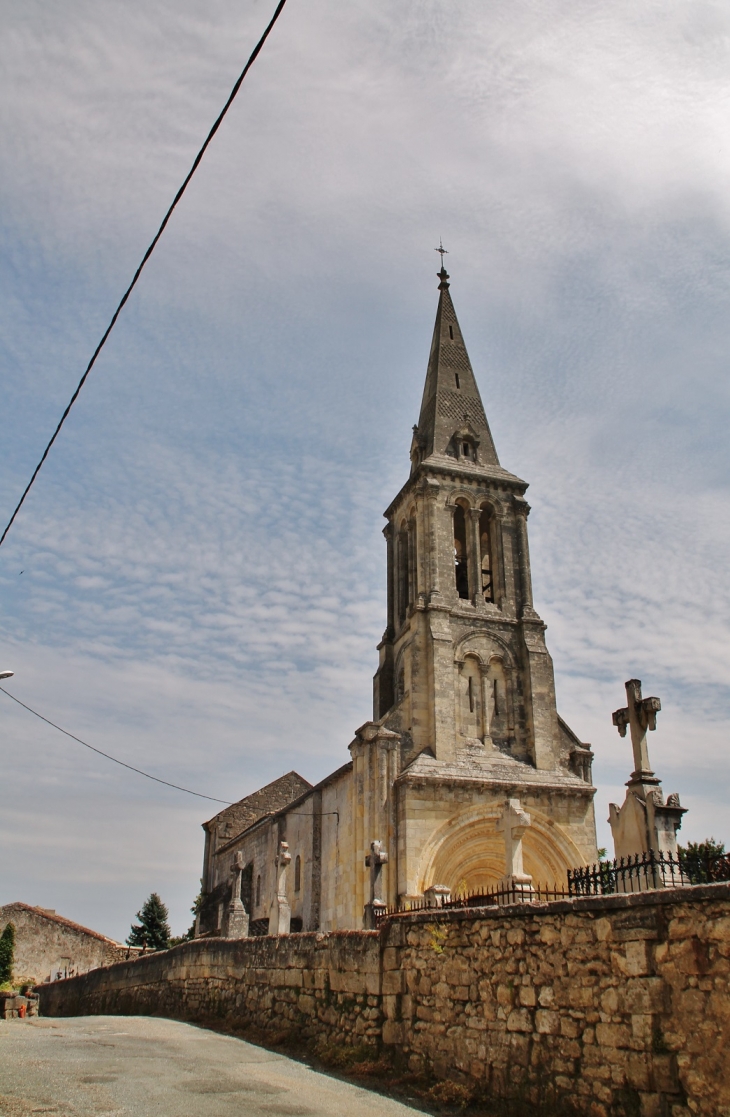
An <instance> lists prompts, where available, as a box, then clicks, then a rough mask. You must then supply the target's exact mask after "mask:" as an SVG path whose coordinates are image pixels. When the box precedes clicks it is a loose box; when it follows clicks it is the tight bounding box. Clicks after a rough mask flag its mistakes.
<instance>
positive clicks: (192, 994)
mask: <svg viewBox="0 0 730 1117" xmlns="http://www.w3.org/2000/svg"><path fill="white" fill-rule="evenodd" d="M380 956H381V951H380V935H379V933H378V932H377V931H335V932H331V933H330V934H327V935H324V934H315V933H310V934H299V935H285V936H282V937H281V938H275V937H273V936H266V937H261V938H250V939H215V938H213V939H197V940H193V941H192V942H189V943H183V944H182V945H180V946H176V947H173V948H172V949H171V950H166V951H163V952H160V953H158V954H147V955H146V956H144V957H141V958H137V959H135V960H133V961H129V962H123V963H119V964H117V965H114V966H108V967H106V968H104V969H99V970H95V971H94V972H93V973H89V974H86V975H84V976H83V977H78V978H69V979H68V980H66V981H59V982H55V983H54V984H52V985H44V986H41V987H39V988H37V990H36V992H39V993H40V994H41V1013H42V1014H43V1015H46V1016H80V1015H87V1014H92V1015H96V1014H112V1015H115V1014H118V1015H139V1014H141V1015H149V1016H168V1017H173V1018H177V1019H183V1020H209V1019H210V1018H212V1017H220V1018H224V1019H228V1020H230V1021H231V1022H235V1023H236V1024H237V1025H238V1026H239V1027H241V1028H247V1027H254V1028H255V1029H257V1030H259V1031H262V1032H266V1031H269V1032H271V1033H273V1034H277V1035H281V1034H283V1033H286V1032H291V1033H292V1034H295V1035H296V1036H297V1037H298V1038H301V1039H303V1040H315V1041H316V1040H318V1039H324V1040H332V1041H337V1042H338V1043H340V1044H342V1043H344V1044H348V1045H352V1046H357V1045H359V1044H363V1043H366V1044H369V1045H371V1046H372V1047H373V1048H375V1047H377V1046H378V1044H379V1043H380V1039H381V1035H382V1026H383V1015H382V1007H381V996H380V987H381V978H380V965H381V957H380Z"/></svg>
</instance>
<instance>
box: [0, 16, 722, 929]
mask: <svg viewBox="0 0 730 1117" xmlns="http://www.w3.org/2000/svg"><path fill="white" fill-rule="evenodd" d="M268 16H269V12H268V10H267V9H265V7H264V6H262V4H261V3H258V2H256V3H253V2H252V3H249V4H247V5H246V6H245V7H243V8H241V6H240V5H237V6H236V5H232V4H231V3H230V0H213V2H211V3H208V4H206V5H205V6H204V7H201V5H199V4H198V3H195V2H193V0H178V2H177V3H175V4H174V5H173V4H170V3H167V2H163V0H160V2H158V3H157V4H156V5H154V6H152V7H150V6H149V5H147V6H144V5H142V4H140V3H139V2H138V0H124V2H123V3H122V2H120V0H105V2H102V3H93V4H92V3H89V2H88V0H74V2H72V3H66V4H64V5H63V6H62V8H61V7H59V6H58V5H53V4H50V3H48V0H35V2H34V3H28V4H25V5H22V6H18V5H15V6H14V7H13V6H10V7H9V8H8V11H7V13H6V18H5V21H4V24H5V34H4V36H3V41H2V44H0V83H2V85H0V92H1V93H2V95H1V96H0V111H2V112H3V115H4V123H3V129H2V135H3V137H4V138H3V140H2V141H1V142H2V144H3V148H2V156H3V165H4V168H5V171H6V173H5V175H4V177H3V186H2V190H3V196H2V207H0V213H1V214H2V216H1V217H0V221H1V222H2V225H1V226H0V228H1V229H2V236H3V244H4V252H3V255H2V259H3V263H2V265H1V268H2V270H0V282H1V283H2V289H3V296H4V298H3V300H2V303H1V304H0V305H2V308H3V309H2V310H0V313H2V315H3V320H2V336H3V339H4V341H3V345H4V348H3V350H2V351H0V367H1V368H2V370H3V395H2V401H3V403H2V419H1V424H2V425H1V426H0V430H1V431H2V446H3V464H4V470H3V474H2V477H1V478H0V502H2V507H3V508H5V509H6V510H7V511H8V513H9V511H10V510H11V509H12V507H13V505H14V503H15V500H16V499H17V495H18V494H19V492H20V491H21V490H22V487H23V485H24V484H25V481H26V479H27V476H28V475H29V472H30V470H31V469H32V467H33V465H34V464H35V462H36V460H37V458H38V455H39V453H40V450H41V449H42V447H43V445H44V444H45V442H46V440H47V438H48V435H49V434H50V431H51V430H52V429H53V426H54V425H55V422H56V421H57V417H58V414H59V413H60V410H61V409H62V407H63V406H64V405H65V403H66V401H67V399H68V397H69V395H70V392H71V390H72V389H73V387H74V386H75V383H76V381H77V379H78V376H79V375H80V372H81V370H82V369H83V367H84V366H85V363H86V361H87V360H88V356H89V354H90V352H91V351H92V350H93V347H94V345H95V344H96V341H97V340H98V337H99V336H100V334H101V332H102V330H103V328H104V325H105V324H106V321H107V319H108V316H109V314H110V312H111V310H112V308H113V307H114V305H115V304H116V301H117V299H118V298H119V295H120V293H121V291H122V290H123V288H124V286H125V285H126V282H127V281H128V279H129V277H130V276H131V273H132V271H133V269H134V267H135V266H136V263H137V261H138V259H139V256H140V254H141V252H142V250H143V249H144V247H145V246H146V244H147V243H148V241H149V239H150V237H151V235H152V233H153V232H154V230H155V229H156V227H157V224H158V222H159V220H160V218H161V216H162V214H163V213H164V210H165V208H166V206H167V204H168V202H169V199H170V198H171V196H172V194H173V193H174V190H175V189H176V187H177V185H178V183H179V181H180V180H181V178H182V175H183V174H184V173H185V171H186V170H187V167H188V166H189V164H190V161H191V159H192V157H193V155H194V153H195V151H196V149H197V146H198V144H199V142H200V140H201V138H202V137H203V136H204V134H205V133H206V131H207V128H208V127H209V126H210V123H211V121H212V119H213V118H214V116H215V114H216V113H217V111H218V109H219V107H220V105H221V104H222V102H223V100H224V99H225V97H226V96H227V93H228V90H229V89H230V87H231V85H232V83H233V80H234V79H235V77H236V75H237V72H238V70H239V69H240V66H241V64H242V62H243V60H244V58H245V56H246V54H247V52H248V50H249V49H250V46H251V45H252V43H253V42H254V41H255V39H256V37H257V35H258V33H260V30H261V28H262V27H263V26H264V25H265V22H266V20H267V19H268ZM729 31H730V16H728V12H727V8H726V6H725V5H721V4H717V3H705V2H702V3H694V4H691V5H690V4H687V3H684V2H679V0H675V2H670V3H659V2H654V0H652V2H650V3H646V4H643V5H641V6H640V7H638V8H637V6H636V5H635V4H630V3H628V0H621V2H618V3H614V4H612V5H610V6H605V5H604V6H602V7H596V6H595V5H593V4H589V3H578V4H575V3H571V4H568V3H566V2H565V0H551V2H548V3H540V4H538V3H535V2H534V0H530V2H527V0H521V2H517V3H513V4H510V5H503V4H497V3H496V2H488V3H486V4H485V3H484V2H483V0H480V2H478V3H477V0H468V2H466V3H463V4H459V5H457V6H454V5H448V4H446V3H444V2H443V0H429V2H428V3H423V2H422V0H419V3H415V2H406V3H400V4H398V5H397V6H393V5H392V4H387V3H385V2H384V0H367V2H366V0H363V2H362V3H359V4H356V5H352V4H351V5H333V4H331V3H328V2H325V0H315V3H314V4H308V5H297V4H296V3H294V2H293V0H292V3H291V4H290V5H288V6H287V8H286V9H285V12H284V15H283V16H282V19H281V21H280V23H279V25H278V26H277V28H276V30H275V32H274V35H273V37H272V39H271V40H270V43H269V45H268V46H267V48H266V51H265V52H264V54H263V55H262V57H261V59H260V60H259V62H258V63H257V65H256V67H255V69H254V70H253V71H252V73H251V75H250V78H249V79H247V83H246V84H245V85H244V88H243V90H242V93H241V95H240V99H239V101H238V102H237V103H236V105H235V106H234V108H233V110H232V111H231V114H230V116H229V118H228V119H227V120H226V122H225V124H224V125H223V127H222V129H221V131H220V133H219V135H218V136H217V137H216V140H215V142H214V145H213V147H212V148H211V150H210V151H209V153H208V155H207V156H206V160H205V162H204V164H203V165H202V167H201V169H200V172H199V174H198V176H197V177H196V179H195V181H194V183H193V186H192V187H191V189H190V192H189V194H188V195H187V196H186V198H185V199H184V201H183V203H182V204H181V206H180V208H179V210H178V212H177V213H176V215H175V217H174V218H173V221H172V223H171V225H170V227H169V229H168V232H167V233H166V235H165V238H164V240H163V242H162V243H161V245H160V249H159V251H158V253H157V254H156V256H155V257H154V258H153V261H152V263H151V265H150V267H149V270H148V272H147V273H146V274H145V276H144V278H143V280H142V282H141V284H140V286H139V288H138V290H137V291H136V292H135V295H134V296H133V299H132V300H131V302H130V304H129V306H128V308H127V310H126V311H125V314H124V316H123V318H122V320H121V321H120V323H119V326H118V328H117V330H116V331H115V334H114V335H113V337H112V340H111V342H110V344H109V346H108V348H107V350H106V351H105V353H104V355H103V356H102V358H101V360H100V361H99V364H98V366H97V368H96V369H95V370H94V372H93V374H92V376H91V378H90V380H89V383H88V385H87V388H86V389H85V391H84V393H83V395H82V397H81V399H80V400H79V403H78V404H77V407H76V408H75V410H74V412H73V413H72V416H71V419H70V421H69V423H68V424H67V427H66V428H65V430H64V432H63V434H62V436H61V438H60V439H59V441H58V443H57V446H56V447H55V448H54V450H53V452H52V456H51V457H50V458H49V461H48V463H47V465H46V467H45V468H44V470H43V472H42V474H41V477H40V479H39V482H38V484H37V487H36V488H35V489H34V491H33V493H32V495H31V497H30V499H29V501H28V503H27V505H26V507H25V509H24V510H23V512H22V513H21V516H20V517H19V519H18V521H17V524H16V526H15V527H14V529H13V531H12V533H11V535H10V537H9V538H8V541H7V543H6V545H5V546H3V548H2V550H1V551H0V589H1V590H2V594H3V632H4V639H3V648H4V651H3V657H4V661H7V662H9V663H10V662H11V661H12V666H14V667H15V668H16V670H17V673H18V674H17V678H16V679H15V680H13V683H14V690H15V691H16V692H17V693H18V695H19V696H20V697H22V698H23V699H24V700H27V701H28V702H29V703H30V704H31V705H34V706H36V707H37V708H39V709H40V710H41V711H42V712H46V713H48V715H49V716H51V717H53V718H54V719H56V720H58V721H59V723H60V724H63V725H65V726H67V727H68V728H69V729H70V730H71V731H73V732H76V733H78V734H79V735H80V736H82V737H84V736H86V737H87V738H88V739H89V740H90V741H91V743H93V744H96V745H98V746H99V747H101V748H104V749H106V750H107V751H110V752H113V753H115V754H118V755H120V756H121V757H123V758H124V759H127V760H128V761H129V762H130V763H133V764H139V766H141V767H148V768H150V769H151V770H153V771H154V772H156V773H159V774H161V775H162V776H163V777H164V778H171V779H173V780H174V781H175V782H181V783H191V784H192V785H194V786H195V787H200V788H201V789H203V790H207V791H208V792H209V793H210V794H213V795H216V794H218V793H220V789H221V788H223V789H224V791H225V793H227V792H228V790H229V789H234V790H232V792H231V793H235V794H236V795H237V794H240V793H243V792H244V791H247V790H250V789H252V788H253V787H255V786H257V785H258V784H260V783H261V782H264V780H266V779H269V778H273V777H274V776H275V775H277V774H278V773H279V772H280V771H283V770H286V769H288V768H290V767H297V768H298V769H299V770H300V771H302V774H304V775H307V776H310V778H314V777H317V776H320V775H323V774H324V773H325V772H326V771H327V770H329V769H330V768H331V767H334V766H335V765H337V764H339V763H341V762H342V761H343V760H344V759H345V758H346V751H345V750H346V745H347V743H348V741H349V739H350V736H351V732H352V730H353V728H354V727H355V725H357V724H359V723H360V722H361V721H362V720H364V719H365V717H367V715H368V713H369V705H370V676H371V674H372V671H373V670H374V667H375V662H376V657H375V651H374V645H375V643H376V642H377V640H378V638H379V636H380V633H381V631H382V628H383V624H384V600H383V587H384V557H385V553H384V546H383V543H382V540H381V538H380V535H379V531H380V526H381V523H382V521H381V519H380V513H381V510H382V509H383V508H384V507H385V506H386V505H387V503H388V502H389V500H390V499H391V497H392V496H393V494H394V493H395V491H397V488H398V487H399V486H400V485H401V483H402V482H403V480H404V479H405V476H406V472H407V464H408V463H407V450H408V441H409V434H408V432H409V429H410V425H411V423H412V422H414V421H415V418H416V415H417V408H418V403H419V400H420V392H421V388H422V382H423V375H424V372H425V362H426V357H427V352H428V345H429V341H430V331H431V326H432V317H433V312H434V308H435V280H434V276H433V272H434V271H435V269H436V263H435V261H436V259H437V258H436V257H435V255H434V253H433V251H432V249H433V247H435V245H436V243H437V242H438V236H439V235H443V237H444V241H445V243H446V246H447V248H449V249H450V255H449V256H448V257H447V262H448V263H449V265H450V270H451V271H452V275H453V288H452V290H453V293H454V297H455V300H456V305H457V309H458V312H459V314H460V319H461V322H462V326H463V329H464V332H465V335H466V339H467V343H468V346H469V349H470V353H471V356H472V360H473V363H474V365H475V368H476V371H477V376H478V379H479V382H480V385H481V387H482V390H483V395H484V400H485V404H486V407H487V413H488V414H489V416H490V420H491V422H492V427H493V432H494V434H495V438H496V441H497V446H498V449H499V452H500V456H501V459H502V461H503V462H504V464H505V465H506V466H507V467H508V468H510V469H513V470H514V471H515V472H517V473H519V474H520V475H521V476H524V477H526V478H527V479H528V480H530V481H531V483H532V486H531V489H530V499H531V502H532V504H533V507H534V511H533V514H532V517H531V525H532V526H531V550H532V559H533V566H534V571H535V596H536V600H537V603H538V606H539V607H540V609H541V611H542V612H543V613H544V615H545V618H546V620H547V621H548V623H549V626H550V628H549V632H548V640H549V646H550V648H551V651H552V653H553V656H554V659H555V662H556V668H557V673H558V693H559V701H560V707H561V710H562V712H563V713H564V714H565V716H566V717H567V719H568V721H569V722H570V723H571V724H573V725H574V727H575V729H576V730H577V731H578V732H579V733H580V734H581V736H584V737H586V738H587V739H590V740H592V741H593V744H594V747H595V748H596V752H597V765H596V768H597V772H598V775H599V779H600V788H599V796H598V804H599V805H598V809H597V814H598V817H599V819H601V818H603V817H605V811H606V803H607V801H608V798H609V797H614V798H615V797H616V796H620V795H621V785H622V781H623V779H624V778H625V777H626V775H627V774H628V757H627V756H626V755H625V742H622V741H621V740H620V738H618V736H617V735H616V734H615V730H613V729H612V727H611V725H610V712H611V710H612V709H614V708H615V707H616V706H618V705H620V704H621V703H622V694H623V687H622V683H623V680H624V679H625V678H628V677H629V676H630V675H635V674H638V675H639V677H641V678H642V679H643V680H644V682H645V686H646V687H647V688H648V689H650V690H651V691H652V693H659V694H660V696H661V698H662V701H663V705H664V710H663V712H662V715H661V717H660V723H659V730H658V732H657V734H656V737H655V739H652V749H653V755H654V757H655V763H656V765H657V769H658V771H659V774H660V775H662V777H663V778H664V781H665V786H666V787H667V789H668V790H675V789H676V790H679V791H680V793H681V794H682V795H683V797H685V798H687V801H688V802H689V803H690V805H691V808H692V809H691V812H690V814H688V816H687V819H686V822H685V830H684V831H683V832H684V833H687V834H689V835H691V836H693V837H700V838H701V837H704V836H705V833H704V830H705V828H706V827H707V828H714V830H715V835H716V836H717V837H725V838H730V834H728V833H727V832H726V831H724V830H723V819H724V817H725V815H724V803H722V801H721V798H720V791H718V788H720V789H722V787H723V786H724V783H726V782H727V777H728V774H729V773H728V762H727V758H726V748H725V726H726V725H727V720H728V714H729V713H730V695H729V693H728V669H727V663H728V640H729V636H728V633H729V632H730V607H729V602H728V589H727V574H726V571H727V561H726V555H727V550H728V528H727V524H728V522H730V518H729V517H728V477H729V476H730V470H729V469H728V465H729V463H728V449H727V437H726V430H727V423H728V411H729V410H730V407H729V401H728V388H727V371H726V353H727V351H728V345H729V343H730V326H729V325H728V322H729V321H730V316H728V315H727V309H726V308H727V299H728V288H729V284H728V267H727V259H728V247H729V240H730V238H729V236H728V217H729V214H730V209H729V205H728V198H729V197H730V190H729V189H728V187H729V186H730V182H728V179H729V178H730V155H729V153H728V147H727V143H726V139H725V132H726V117H727V102H728V97H729V94H730V80H729V79H728V68H727V46H728V37H729ZM20 570H23V571H24V572H23V574H22V575H21V574H19V571H20ZM0 697H2V696H0ZM10 706H11V704H10V703H9V701H7V700H3V703H2V706H0V716H1V717H3V718H4V719H5V723H4V724H6V725H7V727H8V730H7V733H6V735H5V741H6V745H5V749H4V759H3V764H4V772H5V773H6V780H7V783H8V787H9V788H10V793H11V794H12V796H13V802H14V803H15V804H16V807H15V808H14V809H15V811H16V816H15V817H14V818H13V819H12V820H11V822H10V824H7V823H6V829H5V831H4V834H3V837H2V842H3V848H4V849H5V850H6V851H8V853H7V854H6V855H5V858H4V864H6V865H10V866H11V871H12V876H10V875H8V876H7V878H6V879H4V881H3V890H4V891H5V890H6V889H10V892H9V893H8V895H7V896H6V898H8V899H31V900H36V901H37V902H39V903H42V904H44V905H46V906H56V907H57V908H58V909H59V910H60V911H62V912H64V914H67V915H70V916H75V917H77V918H82V917H83V918H84V919H85V920H86V921H87V922H90V923H91V924H92V925H98V926H99V927H100V929H102V930H106V931H108V932H109V933H113V934H117V935H123V934H124V933H125V932H126V927H127V926H128V923H129V920H130V919H131V918H132V916H133V914H134V911H136V910H137V907H138V906H139V905H140V903H141V902H142V901H143V899H144V898H145V895H146V894H147V893H149V891H151V890H152V889H153V888H154V889H156V890H158V891H160V892H161V893H162V894H163V896H167V898H168V899H169V901H170V903H171V906H172V908H173V913H174V921H175V924H176V927H177V929H182V927H183V926H184V925H185V924H186V920H187V910H186V909H187V907H188V906H189V903H190V902H191V900H192V897H193V895H194V892H195V885H196V880H197V875H198V872H199V868H198V862H199V858H200V852H201V848H200V843H199V831H198V829H197V826H198V823H199V822H200V821H201V820H202V818H204V817H206V814H207V813H212V812H208V808H207V807H206V805H205V804H204V803H203V802H202V801H201V804H200V805H198V804H196V803H195V801H194V800H191V802H190V804H186V803H185V801H184V800H178V798H176V797H175V793H174V792H172V791H164V790H159V789H155V787H154V785H149V789H147V788H146V786H145V785H143V784H142V783H141V781H140V783H139V784H138V783H137V782H136V780H137V778H136V777H133V776H132V775H131V774H124V773H122V772H121V770H119V771H117V770H116V769H115V768H113V767H112V766H109V769H108V770H107V769H106V768H105V767H104V764H103V762H102V761H100V760H98V759H97V758H93V757H92V756H91V754H88V755H87V754H85V752H84V750H82V749H81V747H80V746H75V745H73V744H72V743H71V742H66V741H65V740H64V739H63V738H58V739H56V737H54V735H53V731H52V730H50V729H45V728H44V727H43V726H42V724H41V723H37V724H36V723H35V722H31V721H30V720H29V715H25V714H23V712H22V711H17V712H16V710H15V709H8V707H10ZM708 773H710V774H711V776H712V778H711V779H710V778H708ZM670 784H671V787H670V786H669V785H670ZM26 803H28V804H32V807H28V808H26V807H25V804H26ZM24 811H27V812H30V813H32V817H33V833H32V838H28V840H27V841H23V840H21V838H20V836H19V835H20V833H21V831H22V827H23V822H22V819H23V817H25V816H24ZM19 828H20V829H19ZM92 885H93V887H92ZM95 905H97V906H98V905H101V907H102V908H103V911H104V913H105V914H104V916H103V919H102V917H99V918H97V916H96V914H95V913H96V911H97V908H95ZM102 923H103V925H102Z"/></svg>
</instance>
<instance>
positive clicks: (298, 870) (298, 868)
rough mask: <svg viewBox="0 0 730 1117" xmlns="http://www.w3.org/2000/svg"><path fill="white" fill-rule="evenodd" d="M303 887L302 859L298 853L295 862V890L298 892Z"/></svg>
mask: <svg viewBox="0 0 730 1117" xmlns="http://www.w3.org/2000/svg"><path fill="white" fill-rule="evenodd" d="M301 887H302V859H301V857H300V856H299V854H297V859H296V861H295V862H294V891H295V892H298V891H299V889H300V888H301Z"/></svg>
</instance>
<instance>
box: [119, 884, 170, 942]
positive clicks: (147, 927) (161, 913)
mask: <svg viewBox="0 0 730 1117" xmlns="http://www.w3.org/2000/svg"><path fill="white" fill-rule="evenodd" d="M167 915H168V912H167V908H166V907H165V905H164V904H163V902H162V900H161V899H160V897H159V896H158V895H157V893H156V892H153V893H152V895H151V896H150V897H149V898H148V899H147V900H145V902H144V905H143V907H142V910H141V911H138V912H137V919H138V920H139V923H133V924H132V929H131V931H130V932H129V935H128V936H127V945H128V946H143V947H144V946H146V947H147V949H148V950H167V948H168V946H169V945H170V925H169V923H168V922H167Z"/></svg>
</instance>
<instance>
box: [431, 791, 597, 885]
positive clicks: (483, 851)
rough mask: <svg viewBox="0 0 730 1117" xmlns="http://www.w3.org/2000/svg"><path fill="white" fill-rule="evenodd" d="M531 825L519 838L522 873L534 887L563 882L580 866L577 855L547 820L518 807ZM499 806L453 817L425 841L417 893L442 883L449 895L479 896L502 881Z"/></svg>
mask: <svg viewBox="0 0 730 1117" xmlns="http://www.w3.org/2000/svg"><path fill="white" fill-rule="evenodd" d="M523 805H524V806H525V809H526V810H527V811H528V813H529V814H530V817H531V820H532V824H531V826H530V827H529V829H527V830H526V831H525V835H524V838H523V856H524V865H525V872H526V873H529V874H530V875H531V876H532V878H533V881H534V882H535V884H547V885H552V884H558V885H560V886H562V885H564V884H565V883H566V874H567V871H568V869H570V868H573V867H574V866H576V865H582V864H583V857H582V855H581V852H580V850H579V849H578V847H577V846H576V845H575V843H574V842H573V841H572V839H571V838H570V837H569V836H568V835H567V834H566V833H565V831H564V830H562V829H561V828H560V826H558V825H557V824H556V823H555V822H553V820H552V819H551V818H550V817H549V816H548V815H546V814H543V812H542V811H540V810H539V809H537V808H535V807H533V806H532V805H528V804H523ZM503 809H504V801H503V800H501V799H500V800H499V801H498V802H495V803H492V804H490V805H486V804H485V805H483V806H476V807H472V808H470V809H468V810H465V811H462V812H459V814H457V815H455V816H454V817H453V818H452V819H450V820H449V821H448V822H447V823H444V825H443V826H440V827H439V828H438V830H436V831H435V833H434V834H433V835H432V836H431V838H430V840H429V841H428V842H427V843H426V845H425V846H424V848H423V851H422V853H421V857H420V859H419V865H418V875H417V876H418V891H419V892H420V893H422V892H424V891H425V890H426V889H427V888H430V886H431V885H432V884H446V885H448V886H449V887H450V888H451V889H452V891H453V892H464V891H465V892H470V893H472V892H480V891H482V890H483V889H486V888H491V887H493V886H494V885H496V884H497V882H498V881H499V880H500V879H501V878H502V877H503V876H504V872H505V859H504V838H503V837H502V835H501V834H500V833H499V831H498V830H497V821H498V819H499V818H500V817H501V815H502V811H503Z"/></svg>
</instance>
